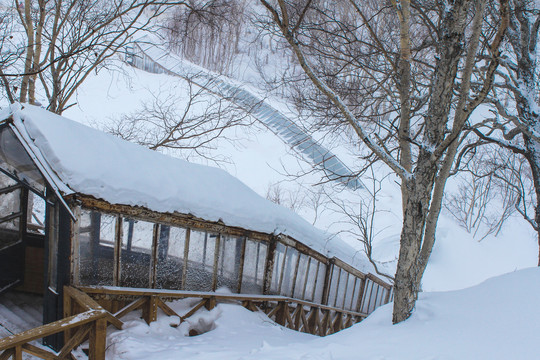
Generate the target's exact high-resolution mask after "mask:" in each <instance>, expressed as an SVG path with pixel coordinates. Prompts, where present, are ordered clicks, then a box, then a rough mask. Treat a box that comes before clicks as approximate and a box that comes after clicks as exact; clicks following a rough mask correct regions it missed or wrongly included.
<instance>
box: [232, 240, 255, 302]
mask: <svg viewBox="0 0 540 360" xmlns="http://www.w3.org/2000/svg"><path fill="white" fill-rule="evenodd" d="M246 243H247V238H246V237H245V236H244V237H242V248H241V249H240V263H239V264H238V285H237V287H236V289H237V291H236V292H237V293H239V294H240V293H241V292H242V280H243V277H244V262H245V258H246ZM258 260H259V259H258V257H257V259H255V261H258ZM255 276H256V275H255Z"/></svg>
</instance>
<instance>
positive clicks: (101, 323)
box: [88, 319, 107, 360]
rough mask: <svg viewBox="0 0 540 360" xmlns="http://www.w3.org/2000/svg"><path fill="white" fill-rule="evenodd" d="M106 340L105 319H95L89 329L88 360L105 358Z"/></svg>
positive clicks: (102, 359) (103, 359)
mask: <svg viewBox="0 0 540 360" xmlns="http://www.w3.org/2000/svg"><path fill="white" fill-rule="evenodd" d="M106 342H107V321H106V320H105V319H99V320H96V322H95V323H94V324H93V325H92V329H91V330H90V341H89V345H90V347H89V354H88V360H105V349H106Z"/></svg>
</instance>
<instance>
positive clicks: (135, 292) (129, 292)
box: [79, 286, 368, 318]
mask: <svg viewBox="0 0 540 360" xmlns="http://www.w3.org/2000/svg"><path fill="white" fill-rule="evenodd" d="M79 289H80V290H81V291H83V292H85V293H87V294H95V295H102V296H119V297H120V296H121V297H143V296H159V297H161V298H169V299H184V298H190V297H191V298H193V297H195V298H202V299H210V298H213V299H216V300H221V301H223V300H232V301H255V302H286V303H296V304H299V305H303V306H310V307H317V308H319V309H321V310H329V311H335V312H339V313H343V314H347V315H352V316H358V317H362V318H365V317H367V315H368V314H366V313H364V312H356V311H350V310H344V309H341V308H336V307H332V306H328V305H321V304H318V303H314V302H309V301H305V300H300V299H295V298H291V297H286V296H281V295H248V294H224V293H215V292H198V291H186V290H163V289H141V288H129V289H127V288H122V287H116V286H99V287H96V286H85V287H79Z"/></svg>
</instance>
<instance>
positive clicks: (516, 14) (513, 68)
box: [474, 0, 540, 266]
mask: <svg viewBox="0 0 540 360" xmlns="http://www.w3.org/2000/svg"><path fill="white" fill-rule="evenodd" d="M539 29H540V8H539V7H538V4H537V3H536V2H534V1H529V0H511V1H510V25H509V28H508V37H507V42H506V44H505V45H506V50H507V51H506V52H505V56H504V58H503V59H502V61H501V65H502V66H503V69H501V71H498V73H497V75H498V79H499V80H498V81H497V84H496V85H497V86H496V90H497V92H496V93H495V94H494V96H493V97H492V99H491V101H492V103H493V105H494V107H495V108H496V110H497V116H496V117H494V118H492V119H487V120H486V121H484V122H483V123H481V124H476V128H475V129H474V131H475V132H476V134H477V135H478V136H479V137H480V138H481V139H483V140H486V141H490V142H493V143H495V144H498V145H499V146H501V147H504V148H506V149H509V150H511V151H512V152H514V153H515V154H518V155H520V156H523V157H524V158H525V159H526V161H527V163H528V166H529V168H530V173H531V175H532V180H533V184H534V189H535V193H536V194H535V197H536V204H535V206H534V208H535V210H534V217H532V218H531V217H530V216H529V215H528V214H527V215H526V216H525V218H526V219H527V220H528V221H529V223H530V224H531V225H532V226H533V228H534V229H535V230H536V231H537V233H538V244H539V253H538V265H539V266H540V231H539V227H540V225H539V224H540V154H539V149H540V136H539V134H538V129H539V126H540V112H539V111H538V106H539V104H540V99H539V90H540V88H539V87H538V80H539V77H538V72H539V70H540V67H539V64H538V59H537V54H536V53H537V51H538V32H539ZM508 102H510V104H509V103H508ZM512 109H515V111H513V110H512ZM519 169H521V164H520V165H519ZM520 192H521V191H520V190H518V194H519V193H520ZM523 214H525V213H523Z"/></svg>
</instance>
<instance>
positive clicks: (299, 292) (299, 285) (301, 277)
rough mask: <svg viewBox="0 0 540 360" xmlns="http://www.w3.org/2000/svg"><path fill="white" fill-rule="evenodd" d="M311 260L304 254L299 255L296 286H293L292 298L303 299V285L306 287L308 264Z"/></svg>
mask: <svg viewBox="0 0 540 360" xmlns="http://www.w3.org/2000/svg"><path fill="white" fill-rule="evenodd" d="M309 259H311V258H310V257H309V256H307V255H305V254H300V262H299V263H298V273H297V275H296V284H295V286H294V292H293V294H292V295H293V297H294V298H297V299H303V296H304V285H306V279H307V275H308V274H307V271H308V262H309Z"/></svg>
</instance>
